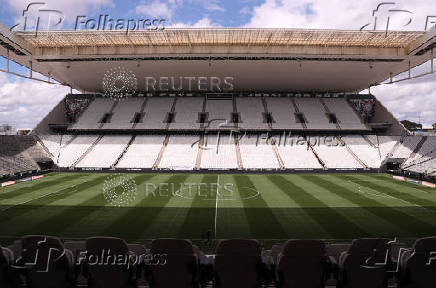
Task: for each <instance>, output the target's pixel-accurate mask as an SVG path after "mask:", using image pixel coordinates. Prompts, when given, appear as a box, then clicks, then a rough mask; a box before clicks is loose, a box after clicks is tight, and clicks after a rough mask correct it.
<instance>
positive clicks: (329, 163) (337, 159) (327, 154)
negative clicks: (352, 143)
mask: <svg viewBox="0 0 436 288" xmlns="http://www.w3.org/2000/svg"><path fill="white" fill-rule="evenodd" d="M313 149H314V151H315V152H316V153H317V155H318V156H319V157H320V158H321V159H322V161H323V162H324V164H325V166H326V167H327V168H335V169H361V168H365V167H364V166H363V165H362V164H361V163H360V162H359V160H358V159H356V158H355V157H353V155H352V154H351V153H350V152H349V150H347V147H346V146H343V145H342V144H340V143H334V144H328V143H319V145H313Z"/></svg>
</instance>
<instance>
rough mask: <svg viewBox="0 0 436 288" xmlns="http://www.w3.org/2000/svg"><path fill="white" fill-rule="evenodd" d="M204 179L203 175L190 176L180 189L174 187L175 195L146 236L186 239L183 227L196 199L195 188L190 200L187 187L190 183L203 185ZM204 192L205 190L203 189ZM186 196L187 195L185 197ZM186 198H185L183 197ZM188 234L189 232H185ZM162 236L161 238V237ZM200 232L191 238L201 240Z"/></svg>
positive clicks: (149, 228) (191, 228) (192, 228)
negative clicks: (182, 231) (202, 180)
mask: <svg viewBox="0 0 436 288" xmlns="http://www.w3.org/2000/svg"><path fill="white" fill-rule="evenodd" d="M202 178H203V176H202V175H199V174H189V176H188V178H186V179H185V180H184V182H181V183H180V185H181V186H180V185H179V186H178V187H174V191H175V193H173V195H172V197H171V198H170V200H169V201H168V203H167V204H166V206H165V209H162V210H161V212H160V213H159V215H158V216H157V217H156V218H155V219H154V221H153V223H151V225H150V226H149V227H148V228H147V230H146V231H145V232H144V234H145V235H146V236H148V235H156V236H154V237H153V238H156V237H178V238H184V236H182V235H181V234H180V233H181V230H182V225H183V223H184V221H185V219H186V216H187V214H188V212H189V210H190V207H192V202H193V199H192V197H194V193H196V192H197V191H196V189H194V188H195V187H192V186H191V187H192V193H193V194H192V195H191V196H192V197H191V199H189V195H187V194H188V190H189V189H188V187H187V186H185V185H187V184H188V183H190V184H192V183H196V184H197V185H198V184H199V183H201V182H200V181H201V179H202ZM203 190H204V189H203ZM184 194H185V195H184ZM181 196H185V197H181ZM186 196H188V197H186ZM189 229H190V231H193V230H195V227H190V228H189ZM185 232H187V231H185ZM159 235H160V236H159ZM199 237H200V235H199V232H198V234H195V237H190V238H199Z"/></svg>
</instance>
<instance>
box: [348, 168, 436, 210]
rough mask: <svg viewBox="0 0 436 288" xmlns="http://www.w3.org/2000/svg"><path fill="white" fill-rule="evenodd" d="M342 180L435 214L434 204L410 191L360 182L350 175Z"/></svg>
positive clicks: (364, 181) (360, 179) (435, 206)
mask: <svg viewBox="0 0 436 288" xmlns="http://www.w3.org/2000/svg"><path fill="white" fill-rule="evenodd" d="M343 178H344V179H346V180H349V181H352V182H354V183H357V184H359V185H361V186H364V187H368V188H371V189H373V190H376V191H379V192H382V193H385V194H388V195H390V196H393V197H395V198H398V199H401V200H403V201H406V202H409V203H412V204H415V205H419V206H422V207H425V208H426V209H430V210H433V211H435V212H436V202H434V201H431V200H427V199H422V198H420V197H417V196H414V195H412V193H410V190H409V191H408V193H406V192H401V191H400V190H397V189H393V188H392V186H393V185H390V187H388V186H383V185H380V184H378V183H375V181H367V180H362V178H360V177H357V176H352V175H344V176H343ZM435 216H436V215H435Z"/></svg>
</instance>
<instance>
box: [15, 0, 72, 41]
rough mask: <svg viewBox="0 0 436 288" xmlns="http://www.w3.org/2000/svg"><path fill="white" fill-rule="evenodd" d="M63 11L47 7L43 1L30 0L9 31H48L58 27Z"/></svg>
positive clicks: (61, 20)
mask: <svg viewBox="0 0 436 288" xmlns="http://www.w3.org/2000/svg"><path fill="white" fill-rule="evenodd" d="M64 19H65V17H64V13H62V11H59V10H55V9H49V8H48V7H47V5H46V3H45V2H32V3H30V4H29V5H27V7H26V8H25V9H24V10H23V13H22V18H21V21H20V22H18V23H16V24H15V25H14V26H12V27H11V28H10V30H11V31H16V30H22V31H34V32H35V36H36V35H37V33H38V31H40V30H45V31H50V30H53V29H54V28H56V27H58V28H59V27H60V25H61V23H62V22H63V21H64Z"/></svg>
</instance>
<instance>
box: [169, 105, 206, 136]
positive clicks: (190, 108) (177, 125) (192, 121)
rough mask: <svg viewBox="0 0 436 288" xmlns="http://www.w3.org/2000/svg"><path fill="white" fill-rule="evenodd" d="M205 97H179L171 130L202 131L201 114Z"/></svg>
mask: <svg viewBox="0 0 436 288" xmlns="http://www.w3.org/2000/svg"><path fill="white" fill-rule="evenodd" d="M203 103H204V98H203V97H179V98H178V100H177V103H176V107H175V119H174V122H173V123H171V124H170V126H169V130H185V129H188V130H192V129H196V130H198V129H200V123H199V121H198V120H199V117H198V115H199V113H200V112H202V110H203Z"/></svg>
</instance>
